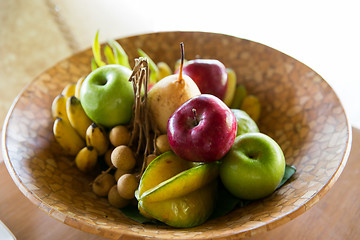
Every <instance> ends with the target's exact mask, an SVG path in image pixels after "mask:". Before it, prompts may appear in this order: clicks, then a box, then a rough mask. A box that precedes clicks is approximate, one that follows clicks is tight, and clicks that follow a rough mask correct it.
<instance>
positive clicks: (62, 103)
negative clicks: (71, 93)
mask: <svg viewBox="0 0 360 240" xmlns="http://www.w3.org/2000/svg"><path fill="white" fill-rule="evenodd" d="M51 114H52V116H53V119H54V120H55V119H56V118H57V117H60V118H62V119H63V120H64V121H67V122H69V118H68V116H67V113H66V97H65V96H64V95H62V94H59V95H57V96H56V97H55V98H54V100H53V102H52V104H51Z"/></svg>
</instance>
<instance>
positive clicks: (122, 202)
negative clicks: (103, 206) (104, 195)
mask: <svg viewBox="0 0 360 240" xmlns="http://www.w3.org/2000/svg"><path fill="white" fill-rule="evenodd" d="M108 200H109V203H110V204H111V205H113V206H114V207H117V208H123V207H126V206H127V205H128V204H129V202H130V201H129V200H128V199H124V198H122V197H121V196H120V194H119V192H118V190H117V186H116V185H114V186H112V187H111V189H110V191H109V194H108Z"/></svg>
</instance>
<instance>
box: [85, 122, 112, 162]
mask: <svg viewBox="0 0 360 240" xmlns="http://www.w3.org/2000/svg"><path fill="white" fill-rule="evenodd" d="M86 145H87V146H93V147H94V148H95V150H96V151H97V152H98V154H99V155H104V154H105V153H106V151H107V150H108V148H109V137H108V136H107V134H106V132H105V129H104V128H103V127H101V126H99V125H97V124H96V123H92V124H91V125H90V126H89V127H88V128H87V130H86Z"/></svg>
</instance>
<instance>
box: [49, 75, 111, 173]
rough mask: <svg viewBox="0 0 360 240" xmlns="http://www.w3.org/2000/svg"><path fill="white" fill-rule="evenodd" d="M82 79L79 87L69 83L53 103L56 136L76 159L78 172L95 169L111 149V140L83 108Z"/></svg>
mask: <svg viewBox="0 0 360 240" xmlns="http://www.w3.org/2000/svg"><path fill="white" fill-rule="evenodd" d="M84 79H85V78H84V77H81V78H80V79H79V80H78V81H77V82H76V84H73V83H70V84H68V85H66V86H65V88H64V89H63V91H62V92H61V93H60V94H59V95H58V96H56V97H55V99H54V100H53V103H52V106H51V108H52V109H51V110H52V116H53V118H54V125H53V133H54V136H55V139H56V141H57V142H58V143H59V144H60V146H61V147H62V148H63V149H64V151H65V152H66V153H67V154H69V155H71V156H75V164H76V166H77V167H78V169H79V170H81V171H84V172H87V171H90V170H91V169H93V168H94V167H95V165H96V163H97V159H98V157H99V156H102V155H104V154H105V152H106V151H107V150H108V149H109V145H110V142H109V137H108V135H107V133H106V131H105V129H104V128H103V127H102V126H99V125H97V124H95V123H93V122H92V121H91V120H90V118H89V117H88V116H87V115H86V113H85V111H84V109H83V108H82V106H81V102H80V100H79V98H80V89H81V86H82V83H83V82H84Z"/></svg>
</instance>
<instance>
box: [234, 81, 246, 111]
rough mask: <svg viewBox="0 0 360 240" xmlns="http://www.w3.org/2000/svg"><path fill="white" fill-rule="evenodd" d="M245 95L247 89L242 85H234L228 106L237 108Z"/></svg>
mask: <svg viewBox="0 0 360 240" xmlns="http://www.w3.org/2000/svg"><path fill="white" fill-rule="evenodd" d="M246 95H247V91H246V88H245V86H244V85H242V84H240V85H237V86H236V89H235V94H234V98H233V100H232V103H231V104H230V108H232V109H239V108H240V107H241V104H242V102H243V100H244V98H245V97H246Z"/></svg>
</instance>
